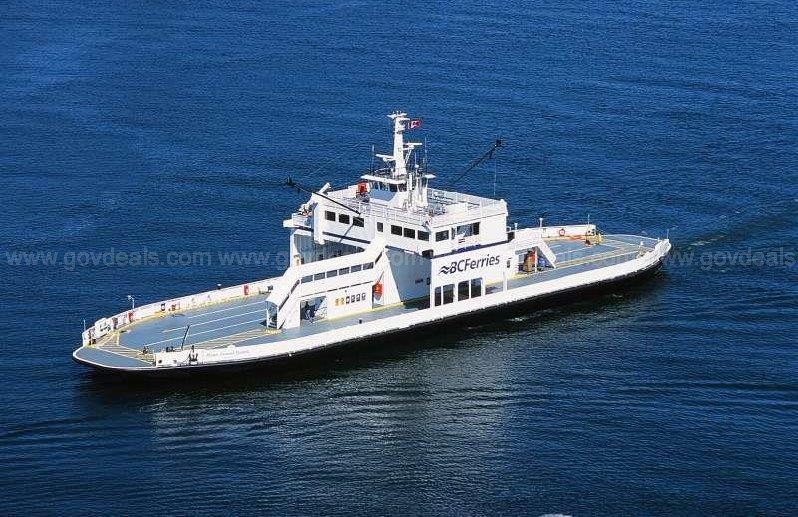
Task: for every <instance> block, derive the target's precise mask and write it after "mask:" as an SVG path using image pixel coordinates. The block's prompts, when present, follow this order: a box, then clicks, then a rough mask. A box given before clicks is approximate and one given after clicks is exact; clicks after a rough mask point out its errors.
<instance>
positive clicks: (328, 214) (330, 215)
mask: <svg viewBox="0 0 798 517" xmlns="http://www.w3.org/2000/svg"><path fill="white" fill-rule="evenodd" d="M324 218H325V219H327V220H328V221H333V222H335V212H330V211H329V210H325V211H324Z"/></svg>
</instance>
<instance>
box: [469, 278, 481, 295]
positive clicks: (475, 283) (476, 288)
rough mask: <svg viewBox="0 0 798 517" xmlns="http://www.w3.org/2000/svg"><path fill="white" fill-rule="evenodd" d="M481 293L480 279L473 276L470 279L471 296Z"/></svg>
mask: <svg viewBox="0 0 798 517" xmlns="http://www.w3.org/2000/svg"><path fill="white" fill-rule="evenodd" d="M481 295H482V279H481V278H475V279H473V280H471V298H476V297H477V296H481Z"/></svg>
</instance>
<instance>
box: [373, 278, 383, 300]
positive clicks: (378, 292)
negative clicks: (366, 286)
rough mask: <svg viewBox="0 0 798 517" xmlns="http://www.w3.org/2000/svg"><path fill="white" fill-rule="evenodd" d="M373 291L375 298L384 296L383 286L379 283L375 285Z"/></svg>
mask: <svg viewBox="0 0 798 517" xmlns="http://www.w3.org/2000/svg"><path fill="white" fill-rule="evenodd" d="M372 291H374V296H376V297H377V298H379V297H380V296H382V284H381V283H379V282H377V283H376V284H374V287H372Z"/></svg>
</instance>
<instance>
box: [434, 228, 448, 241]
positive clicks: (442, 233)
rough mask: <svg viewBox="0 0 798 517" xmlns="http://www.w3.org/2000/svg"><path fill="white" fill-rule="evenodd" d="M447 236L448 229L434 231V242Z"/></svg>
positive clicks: (443, 239)
mask: <svg viewBox="0 0 798 517" xmlns="http://www.w3.org/2000/svg"><path fill="white" fill-rule="evenodd" d="M448 238H449V230H442V231H440V232H435V242H441V241H445V240H446V239H448Z"/></svg>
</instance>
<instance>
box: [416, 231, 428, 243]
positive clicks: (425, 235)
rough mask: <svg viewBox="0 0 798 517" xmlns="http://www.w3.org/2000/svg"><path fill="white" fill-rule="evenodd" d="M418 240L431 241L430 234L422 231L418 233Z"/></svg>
mask: <svg viewBox="0 0 798 517" xmlns="http://www.w3.org/2000/svg"><path fill="white" fill-rule="evenodd" d="M418 240H420V241H428V240H429V232H425V231H422V230H419V231H418Z"/></svg>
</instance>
